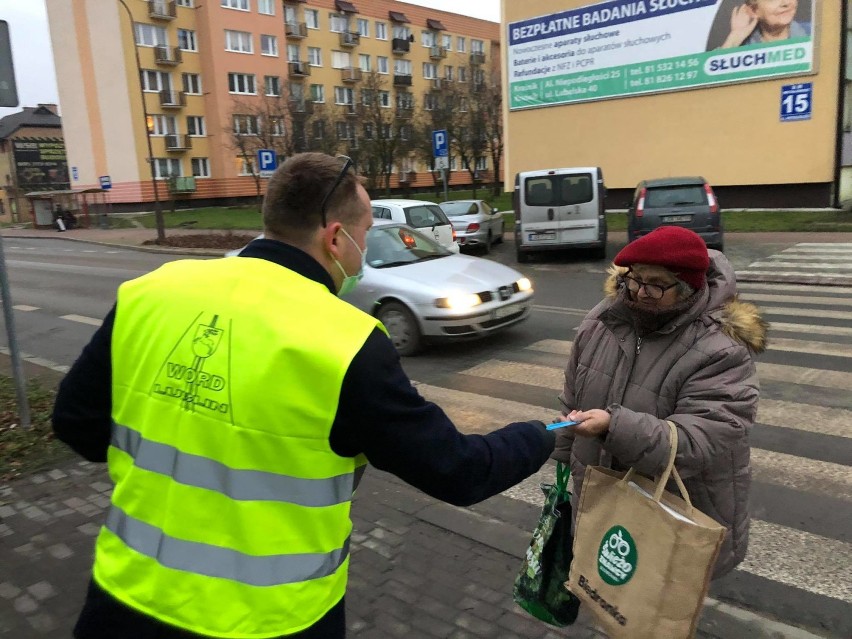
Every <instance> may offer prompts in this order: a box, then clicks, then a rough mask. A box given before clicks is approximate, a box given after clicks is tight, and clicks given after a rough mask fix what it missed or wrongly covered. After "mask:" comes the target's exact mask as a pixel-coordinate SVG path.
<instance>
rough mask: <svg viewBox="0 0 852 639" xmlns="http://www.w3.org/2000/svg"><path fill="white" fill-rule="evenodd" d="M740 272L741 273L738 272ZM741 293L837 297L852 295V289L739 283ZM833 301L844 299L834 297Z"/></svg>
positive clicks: (846, 287)
mask: <svg viewBox="0 0 852 639" xmlns="http://www.w3.org/2000/svg"><path fill="white" fill-rule="evenodd" d="M738 272H739V271H738ZM737 288H738V289H739V290H740V291H767V290H768V291H785V292H786V291H792V292H795V293H820V294H821V295H825V294H826V293H836V294H837V295H852V287H848V286H830V287H826V286H819V285H817V284H778V283H776V282H737ZM831 299H843V298H841V297H833V298H831Z"/></svg>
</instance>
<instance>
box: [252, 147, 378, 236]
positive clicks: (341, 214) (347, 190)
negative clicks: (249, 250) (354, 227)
mask: <svg viewBox="0 0 852 639" xmlns="http://www.w3.org/2000/svg"><path fill="white" fill-rule="evenodd" d="M343 163H344V160H342V159H341V158H336V157H334V156H331V155H326V154H325V153H298V154H296V155H294V156H292V157H290V158H289V159H288V160H287V161H286V162H284V163H283V164H282V165H281V166H280V167H278V169H277V170H276V171H275V173H274V174H273V175H272V177H271V178H270V179H269V185H268V187H267V190H266V197H265V198H264V199H263V224H264V227H265V228H266V230H267V231H269V232H271V233H274V234H275V235H279V236H282V237H287V238H292V239H295V240H298V239H304V238H306V237H307V236H308V235H310V233H312V232H313V231H315V230H316V229H317V228H318V227H319V226H321V225H322V213H321V206H322V201H323V199H324V198H325V197H326V195H328V192H329V191H330V190H331V189H332V187H333V186H334V183H335V181H336V180H337V177H338V176H339V175H340V171H341V170H342V169H343ZM360 182H361V180H360V178H358V176H357V175H356V174H355V171H354V170H353V169H352V168H350V169H349V170H347V172H346V175H345V176H344V177H343V179H342V180H341V181H340V184H338V185H337V188H335V189H334V193H332V194H331V196H330V197H329V198H328V202H327V204H326V220H327V221H338V222H342V223H344V224H345V223H352V222H355V221H356V220H357V219H358V218H359V217H360V216H361V215H363V211H362V210H361V203H360V202H359V201H358V200H357V192H356V187H357V185H358V184H360Z"/></svg>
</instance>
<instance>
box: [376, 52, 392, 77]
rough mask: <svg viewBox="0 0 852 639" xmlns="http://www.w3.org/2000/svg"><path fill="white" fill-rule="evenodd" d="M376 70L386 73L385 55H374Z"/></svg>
mask: <svg viewBox="0 0 852 639" xmlns="http://www.w3.org/2000/svg"><path fill="white" fill-rule="evenodd" d="M376 70H377V71H378V72H379V73H385V74H386V73H388V72H389V71H388V58H387V56H383V55H380V56H377V57H376Z"/></svg>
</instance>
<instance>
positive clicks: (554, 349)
mask: <svg viewBox="0 0 852 639" xmlns="http://www.w3.org/2000/svg"><path fill="white" fill-rule="evenodd" d="M573 346H574V344H573V343H572V342H569V341H568V340H567V339H543V340H539V341H538V342H534V343H533V344H530V345H529V346H527V347H526V350H530V351H539V352H541V353H553V354H554V355H565V356H566V357H567V356H568V355H570V354H571V348H572V347H573Z"/></svg>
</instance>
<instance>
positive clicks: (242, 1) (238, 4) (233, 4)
mask: <svg viewBox="0 0 852 639" xmlns="http://www.w3.org/2000/svg"><path fill="white" fill-rule="evenodd" d="M222 6H223V7H225V8H226V9H237V10H239V11H248V10H249V0H222Z"/></svg>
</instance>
